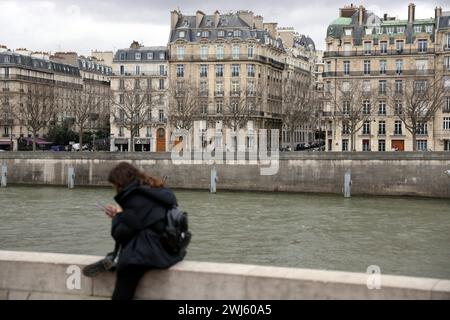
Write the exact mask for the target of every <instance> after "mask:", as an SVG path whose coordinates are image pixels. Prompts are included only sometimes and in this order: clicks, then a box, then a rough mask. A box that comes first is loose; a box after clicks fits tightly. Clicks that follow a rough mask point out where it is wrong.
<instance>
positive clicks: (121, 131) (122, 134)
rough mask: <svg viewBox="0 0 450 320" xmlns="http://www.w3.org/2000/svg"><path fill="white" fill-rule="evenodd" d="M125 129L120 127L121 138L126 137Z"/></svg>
mask: <svg viewBox="0 0 450 320" xmlns="http://www.w3.org/2000/svg"><path fill="white" fill-rule="evenodd" d="M124 131H125V130H124V127H119V137H123V136H125V133H124Z"/></svg>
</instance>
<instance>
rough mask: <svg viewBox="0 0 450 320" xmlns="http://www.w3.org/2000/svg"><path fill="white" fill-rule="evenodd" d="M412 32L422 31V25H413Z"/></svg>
mask: <svg viewBox="0 0 450 320" xmlns="http://www.w3.org/2000/svg"><path fill="white" fill-rule="evenodd" d="M414 32H415V33H419V32H422V26H414Z"/></svg>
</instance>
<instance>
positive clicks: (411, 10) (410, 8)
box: [408, 3, 416, 23]
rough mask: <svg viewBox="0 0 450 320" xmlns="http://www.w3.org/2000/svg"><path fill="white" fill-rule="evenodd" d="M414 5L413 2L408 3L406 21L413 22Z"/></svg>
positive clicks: (414, 18)
mask: <svg viewBox="0 0 450 320" xmlns="http://www.w3.org/2000/svg"><path fill="white" fill-rule="evenodd" d="M415 16H416V5H415V4H414V3H410V4H409V5H408V23H413V22H414V20H416V17H415Z"/></svg>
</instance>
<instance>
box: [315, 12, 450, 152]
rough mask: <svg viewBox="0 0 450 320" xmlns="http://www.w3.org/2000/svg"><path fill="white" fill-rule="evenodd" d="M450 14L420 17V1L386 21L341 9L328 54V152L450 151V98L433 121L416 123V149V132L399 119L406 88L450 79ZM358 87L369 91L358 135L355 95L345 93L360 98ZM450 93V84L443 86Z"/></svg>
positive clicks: (325, 77)
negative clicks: (405, 16) (405, 13)
mask: <svg viewBox="0 0 450 320" xmlns="http://www.w3.org/2000/svg"><path fill="white" fill-rule="evenodd" d="M449 15H450V14H449V13H448V12H442V9H440V8H436V12H435V17H433V18H429V19H416V18H415V5H414V4H410V5H409V6H408V19H407V20H399V19H396V18H393V17H389V16H388V15H387V14H385V15H384V16H383V17H381V18H380V17H378V16H376V15H375V14H373V13H372V12H370V11H368V10H366V9H365V8H364V7H363V6H359V7H357V6H353V5H351V6H347V7H344V8H341V9H340V16H339V17H338V18H337V19H336V20H335V21H333V22H332V23H331V24H330V25H329V26H328V29H327V38H326V50H325V52H324V73H323V82H324V91H325V95H326V96H327V97H328V99H327V100H326V103H325V106H324V115H325V116H326V119H325V120H326V121H325V125H326V126H325V127H326V142H327V144H326V149H327V150H328V151H349V150H352V149H353V150H356V151H412V150H413V149H416V150H423V151H425V150H435V151H441V150H448V149H449V145H448V139H449V138H450V130H449V128H450V127H449V123H448V120H450V119H449V118H448V111H449V110H448V109H449V104H450V99H449V98H447V100H446V105H444V104H443V105H442V107H440V108H438V110H437V111H436V113H435V114H434V116H433V117H432V118H431V119H429V121H427V122H426V123H418V125H417V129H416V133H417V135H416V141H415V148H414V147H413V138H412V134H411V132H409V131H408V130H407V128H405V123H404V122H403V121H402V120H401V119H402V118H401V117H400V116H401V115H402V112H404V111H402V110H404V108H403V107H404V105H405V101H404V100H403V99H404V90H405V87H406V86H407V85H408V83H412V82H414V83H415V82H423V83H424V84H425V85H426V84H427V83H432V82H433V81H435V80H436V78H437V77H438V76H441V75H442V73H443V72H444V73H445V72H446V74H447V75H448V67H446V66H448V63H449V61H448V59H449V58H448V56H449V53H450V52H449V49H448V44H449V43H448V41H450V40H448V39H449V38H448V37H449V35H448V34H449V25H448V17H449ZM446 59H447V60H446ZM445 61H447V62H445ZM446 63H447V64H446ZM345 88H347V89H345ZM355 88H358V89H359V90H362V91H364V92H365V93H364V92H363V94H362V95H361V96H364V95H365V96H366V97H367V98H363V101H360V104H361V106H362V109H361V117H360V120H361V121H360V122H359V123H357V125H355V126H353V129H355V130H356V132H354V133H352V132H351V131H352V130H350V129H349V125H348V122H347V120H346V119H349V118H351V115H349V114H348V113H346V112H348V111H346V110H348V109H351V106H350V105H351V101H346V100H351V98H350V99H347V98H346V96H351V94H350V93H348V95H347V94H346V93H345V91H349V90H350V91H351V90H353V91H354V92H353V94H352V95H353V96H355V95H356V93H357V92H356V91H357V90H356V89H355ZM449 88H450V84H449V82H448V80H445V88H444V89H445V90H448V89H449ZM394 91H395V93H396V94H397V95H398V97H399V98H398V101H396V103H395V104H393V103H391V101H390V95H389V93H390V92H394ZM402 108H403V109H402ZM351 121H353V120H351ZM356 122H358V121H356Z"/></svg>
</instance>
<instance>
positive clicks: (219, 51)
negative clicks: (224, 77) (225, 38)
mask: <svg viewBox="0 0 450 320" xmlns="http://www.w3.org/2000/svg"><path fill="white" fill-rule="evenodd" d="M216 58H217V59H223V45H218V46H217V47H216Z"/></svg>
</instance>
